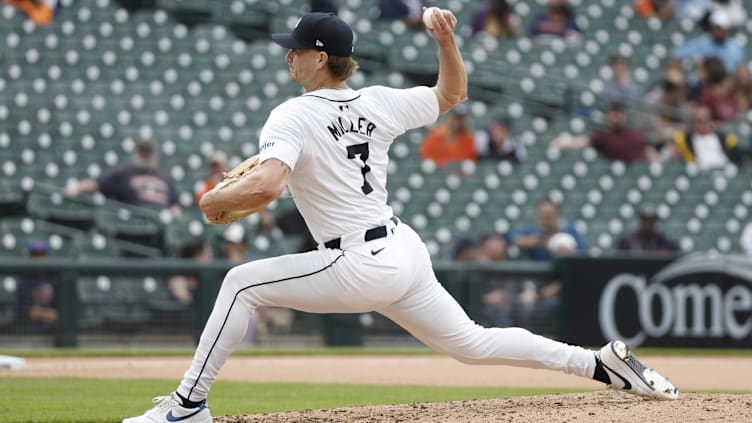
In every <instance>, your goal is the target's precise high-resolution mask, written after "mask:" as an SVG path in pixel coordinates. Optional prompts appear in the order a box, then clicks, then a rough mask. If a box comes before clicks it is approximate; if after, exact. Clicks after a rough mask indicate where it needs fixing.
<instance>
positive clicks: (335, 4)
mask: <svg viewBox="0 0 752 423" xmlns="http://www.w3.org/2000/svg"><path fill="white" fill-rule="evenodd" d="M308 4H309V6H310V8H311V12H320V13H334V14H335V15H336V14H337V13H339V1H337V0H310V1H309V2H308Z"/></svg>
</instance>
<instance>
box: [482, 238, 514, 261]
mask: <svg viewBox="0 0 752 423" xmlns="http://www.w3.org/2000/svg"><path fill="white" fill-rule="evenodd" d="M506 258H507V241H506V239H505V238H504V236H503V235H501V234H497V233H495V232H492V233H489V234H485V235H483V236H481V237H480V239H479V240H478V253H477V256H476V261H478V262H481V263H493V262H498V261H503V260H505V259H506Z"/></svg>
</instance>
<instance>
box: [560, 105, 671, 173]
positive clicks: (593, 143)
mask: <svg viewBox="0 0 752 423" xmlns="http://www.w3.org/2000/svg"><path fill="white" fill-rule="evenodd" d="M606 123H607V126H606V128H605V129H599V130H597V131H595V132H593V133H592V134H591V135H580V136H576V137H571V138H569V137H558V138H554V139H553V140H551V147H552V148H554V149H559V150H571V149H582V148H587V147H593V148H595V149H596V150H598V152H600V153H601V154H603V155H604V156H605V157H606V158H608V159H610V160H619V161H622V162H624V163H627V164H629V163H634V162H644V161H651V162H657V161H659V160H660V159H659V157H658V153H657V152H656V151H655V148H653V147H652V146H651V145H649V144H648V142H647V140H646V139H645V137H644V136H643V135H642V133H640V132H639V131H637V130H635V129H631V128H630V127H629V126H627V110H626V107H625V106H624V104H623V103H612V104H611V105H610V106H609V107H608V111H607V112H606Z"/></svg>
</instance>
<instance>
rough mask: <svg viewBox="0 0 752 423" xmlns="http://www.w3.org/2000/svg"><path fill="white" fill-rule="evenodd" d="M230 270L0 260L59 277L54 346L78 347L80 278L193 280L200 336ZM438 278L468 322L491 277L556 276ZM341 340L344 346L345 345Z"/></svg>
mask: <svg viewBox="0 0 752 423" xmlns="http://www.w3.org/2000/svg"><path fill="white" fill-rule="evenodd" d="M231 267H232V264H231V263H229V262H227V261H220V260H217V261H212V262H208V263H200V262H195V261H191V260H182V259H161V258H160V259H159V260H153V259H135V258H133V259H130V258H111V259H109V258H108V259H101V258H97V259H86V258H76V259H70V258H50V259H46V260H34V261H32V260H28V259H19V258H6V257H0V274H5V275H9V274H12V275H35V274H36V275H39V274H53V275H56V276H57V279H58V281H59V285H58V287H57V292H56V296H57V307H58V315H59V321H58V324H57V325H56V327H55V331H54V333H53V337H54V345H55V346H57V347H75V346H77V345H78V337H79V327H78V317H79V316H78V314H79V311H80V309H81V307H80V300H79V298H78V294H77V288H76V285H77V280H78V279H79V278H80V277H86V276H95V275H103V274H108V275H118V276H146V275H175V274H180V275H195V276H196V277H197V279H198V280H199V281H200V282H199V287H198V290H197V292H196V293H195V303H194V306H195V307H196V314H197V317H198V318H197V321H196V323H195V327H194V328H193V331H194V334H195V335H198V334H199V333H200V331H201V329H203V326H204V323H205V322H206V320H207V319H208V317H209V314H210V313H211V309H212V306H213V304H214V301H215V299H216V295H217V292H218V289H219V286H220V284H221V281H222V279H223V277H224V275H225V273H226V272H227V271H228V270H229V269H230V268H231ZM434 269H435V271H436V274H437V277H438V279H439V280H440V281H441V283H442V285H444V287H445V288H446V289H447V291H448V292H449V293H450V294H452V295H453V296H454V297H455V298H456V299H457V301H458V302H459V303H460V304H462V305H463V307H464V308H465V309H466V311H467V312H468V314H469V315H470V316H471V317H472V318H476V317H475V316H478V315H479V314H480V310H481V308H482V304H481V298H482V295H483V289H484V288H483V282H486V281H487V280H489V279H490V278H491V276H502V277H520V278H535V279H545V278H548V279H549V280H550V279H552V278H553V275H554V265H553V264H552V263H540V262H526V261H508V262H501V263H495V264H475V263H472V264H459V263H437V264H435V266H434ZM324 325H326V327H325V333H336V334H337V336H339V337H341V339H340V340H337V339H329V337H327V340H326V341H327V344H328V345H342V344H350V345H351V344H352V343H349V342H347V339H356V340H358V342H357V343H358V344H359V343H360V339H361V336H360V331H361V330H362V328H361V327H359V326H354V325H352V322H350V321H349V320H348V319H324ZM343 340H344V341H343Z"/></svg>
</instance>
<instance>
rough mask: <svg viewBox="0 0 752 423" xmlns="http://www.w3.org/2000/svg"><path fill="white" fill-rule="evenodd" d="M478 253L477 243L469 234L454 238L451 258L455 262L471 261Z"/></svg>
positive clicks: (474, 259)
mask: <svg viewBox="0 0 752 423" xmlns="http://www.w3.org/2000/svg"><path fill="white" fill-rule="evenodd" d="M479 255H480V252H479V249H478V245H477V244H476V242H475V240H474V239H473V238H472V237H470V236H461V237H459V238H457V239H455V240H454V244H453V245H452V252H451V258H452V261H453V262H456V263H472V262H475V261H477V259H478V256H479Z"/></svg>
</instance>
